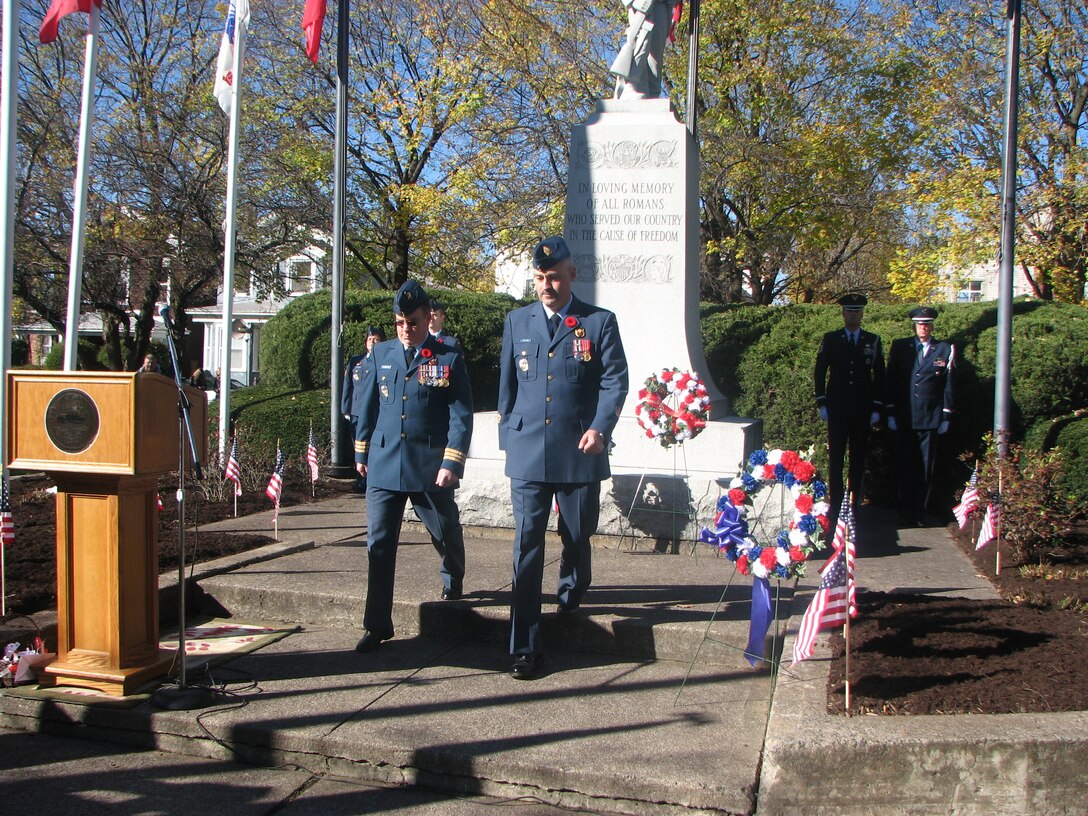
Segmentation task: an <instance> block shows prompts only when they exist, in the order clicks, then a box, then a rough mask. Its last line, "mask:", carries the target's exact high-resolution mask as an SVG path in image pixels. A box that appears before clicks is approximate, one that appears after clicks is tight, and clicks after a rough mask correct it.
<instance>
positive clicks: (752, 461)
mask: <svg viewBox="0 0 1088 816" xmlns="http://www.w3.org/2000/svg"><path fill="white" fill-rule="evenodd" d="M808 456H809V454H801V453H798V452H797V451H792V450H785V451H784V450H777V449H776V450H772V451H765V450H757V451H756V452H755V453H753V454H752V455H751V456H749V457H748V467H749V468H750V472H745V473H742V474H741V475H740V476H738V477H737V478H735V479H733V480H732V481H731V482H730V483H729V489H728V490H727V491H726V493H725V495H724V496H722V497H721V499H719V500H718V506H717V510H718V515H717V517H716V518H715V520H714V527H715V529H714V530H710V529H709V528H705V527H704V528H703V530H702V532H700V534H699V540H700V541H703V542H706V543H708V544H712V545H714V546H715V547H717V548H718V551H719V552H722V553H725V557H726V558H728V559H729V560H730V561H732V562H733V563H735V564H736V567H737V571H738V572H740V573H741V574H742V575H749V574H751V575H752V576H753V581H752V619H751V626H750V627H749V631H748V645H747V647H746V648H745V652H744V654H745V657H747V658H748V662H749V663H751V664H752V665H753V666H755V665H756V664H757V663H759V662H760V661H762V660H764V657H763V654H764V640H765V639H766V636H767V630H768V629H769V628H770V625H771V617H772V616H771V594H770V586H769V582H768V578H770V577H771V576H773V577H775V578H778V579H780V580H781V579H789V578H798V577H801V576H803V575H804V574H805V560H806V559H807V558H808V556H809V554H810V553H812V552H813V551H814V550H817V549H820V548H821V546H822V541H823V537H824V535H825V534H826V532H827V530H828V528H829V526H830V521H829V519H828V512H829V511H830V510H831V507H830V505H829V504H828V502H827V485H826V484H824V482H822V481H820V480H819V479H818V478H816V477H817V474H816V467H815V466H814V465H813V464H812V463H811V462H810V461H809V460H808ZM776 482H780V483H781V484H782V485H783V486H784V487H786V488H787V489H788V490H789V495H790V497H791V499H792V501H793V507H792V512H791V514H790V521H789V524H788V525H787V527H786V528H785V529H783V530H781V531H779V533H778V534H777V535H776V536H775V539H774V541H763V542H760V541H756V540H755V539H754V538H753V537H752V535H751V531H750V530H749V525H748V515H749V513H750V511H751V510H752V505H753V502H752V499H753V496H754V495H755V494H756V493H758V492H759V491H760V490H762V489H763V488H764V487H768V486H770V485H773V484H775V483H776Z"/></svg>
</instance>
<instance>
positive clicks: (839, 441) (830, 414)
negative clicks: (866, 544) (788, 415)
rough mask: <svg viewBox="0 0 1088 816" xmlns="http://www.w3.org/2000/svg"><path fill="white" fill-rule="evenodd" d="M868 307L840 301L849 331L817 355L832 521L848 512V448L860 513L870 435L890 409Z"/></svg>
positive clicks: (827, 338)
mask: <svg viewBox="0 0 1088 816" xmlns="http://www.w3.org/2000/svg"><path fill="white" fill-rule="evenodd" d="M866 303H868V300H867V299H866V297H865V295H844V296H843V297H841V298H839V305H841V306H842V322H843V328H842V329H838V330H836V331H832V332H828V333H827V334H825V335H824V339H823V342H821V343H820V350H819V351H818V352H816V371H815V375H814V379H815V381H816V409H817V410H818V411H819V412H820V419H822V420H823V421H824V422H826V423H827V451H828V459H829V460H830V462H829V474H828V487H829V489H830V496H829V499H830V502H831V515H832V521H834V520H835V519H837V518H838V514H839V508H840V507H841V506H842V497H843V478H842V470H843V462H844V460H845V458H846V451H847V448H849V450H850V472H849V485H850V493H851V495H852V496H853V502H854V511H855V512H856V511H857V508H858V505H859V504H860V503H861V498H862V481H863V479H864V477H865V453H866V450H867V449H868V447H869V431H870V429H871V428H872V426H873V425H876V424H877V423H878V422H880V415H881V412H882V411H883V407H884V405H883V400H884V350H883V349H882V348H881V346H880V337H879V336H878V335H875V334H873V333H872V332H867V331H864V330H862V328H861V318H862V313H863V310H864V308H865V304H866ZM832 528H834V525H832Z"/></svg>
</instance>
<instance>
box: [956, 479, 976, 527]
mask: <svg viewBox="0 0 1088 816" xmlns="http://www.w3.org/2000/svg"><path fill="white" fill-rule="evenodd" d="M976 507H978V468H975V470H974V472H973V473H972V474H971V479H970V481H968V482H967V487H965V488H964V489H963V495H962V496H961V497H960V503H959V504H957V505H956V506H955V507H953V508H952V513H953V514H954V515H955V516H956V521H958V522H959V524H960V529H961V530H962V529H963V528H964V527H966V526H967V517H968V516H969V515H971V513H973V512H974V510H975V508H976Z"/></svg>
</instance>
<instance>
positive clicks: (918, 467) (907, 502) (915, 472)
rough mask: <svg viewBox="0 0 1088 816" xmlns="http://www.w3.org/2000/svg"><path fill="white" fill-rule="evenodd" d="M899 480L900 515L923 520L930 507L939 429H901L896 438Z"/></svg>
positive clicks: (913, 519) (914, 519)
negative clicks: (899, 471) (899, 470)
mask: <svg viewBox="0 0 1088 816" xmlns="http://www.w3.org/2000/svg"><path fill="white" fill-rule="evenodd" d="M895 441H896V455H897V457H898V461H899V467H900V469H901V474H900V477H899V479H898V480H897V481H898V482H899V512H900V514H901V515H903V516H905V517H906V518H908V519H910V520H912V521H920V520H922V518H923V517H924V516H925V514H926V507H928V506H929V493H930V489H931V487H932V485H933V467H934V463H935V461H936V458H937V456H936V453H937V429H936V428H929V429H926V430H914V429H912V428H907V429H906V430H903V429H902V428H900V429H899V430H898V431H897V432H896V435H895Z"/></svg>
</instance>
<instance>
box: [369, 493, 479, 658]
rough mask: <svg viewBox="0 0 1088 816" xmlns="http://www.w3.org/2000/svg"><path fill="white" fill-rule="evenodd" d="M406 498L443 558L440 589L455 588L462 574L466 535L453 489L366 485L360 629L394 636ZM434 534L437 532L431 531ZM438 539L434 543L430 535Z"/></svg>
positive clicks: (463, 571) (458, 586)
mask: <svg viewBox="0 0 1088 816" xmlns="http://www.w3.org/2000/svg"><path fill="white" fill-rule="evenodd" d="M409 499H411V501H412V505H413V506H414V507H415V511H416V514H417V515H419V517H420V519H421V520H422V521H423V523H424V524H425V525H426V526H427V529H428V530H429V531H430V532H431V536H432V543H433V544H434V546H435V548H436V549H437V550H438V554H439V555H440V556H441V557H442V564H441V566H440V567H439V570H438V572H439V574H440V575H441V576H442V586H443V587H444V588H445V589H455V590H458V591H460V589H461V587H462V583H463V581H464V577H465V539H464V533H463V532H462V529H461V520H460V514H459V513H458V511H457V503H456V502H455V501H454V499H453V488H452V487H450V488H443V489H436V490H428V491H425V492H424V491H420V492H406V491H401V490H386V489H384V488H380V487H374V486H373V485H369V486H368V487H367V491H366V517H367V556H368V562H369V566H368V570H367V582H366V584H367V589H366V611H365V612H364V613H363V628H364V629H367V630H368V631H371V632H377V633H379V634H383V635H384V634H388V635H390V636H392V634H393V583H394V579H395V576H396V571H397V542H398V541H399V540H400V528H401V519H402V517H403V516H404V505H405V504H406V503H407V502H408V500H409ZM436 533H437V534H438V535H436ZM436 538H437V539H438V540H437V541H435V540H434V539H436Z"/></svg>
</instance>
